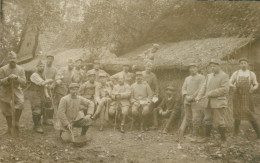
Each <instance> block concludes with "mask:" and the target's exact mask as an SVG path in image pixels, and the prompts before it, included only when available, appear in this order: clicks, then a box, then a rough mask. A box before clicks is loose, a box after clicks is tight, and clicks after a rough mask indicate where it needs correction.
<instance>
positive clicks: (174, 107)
mask: <svg viewBox="0 0 260 163" xmlns="http://www.w3.org/2000/svg"><path fill="white" fill-rule="evenodd" d="M180 108H181V98H180V97H172V98H170V99H168V98H166V97H165V98H164V99H163V100H162V102H161V103H160V105H159V106H158V110H163V111H166V110H169V111H171V112H172V111H174V112H179V111H180Z"/></svg>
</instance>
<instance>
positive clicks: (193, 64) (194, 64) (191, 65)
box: [188, 63, 198, 68]
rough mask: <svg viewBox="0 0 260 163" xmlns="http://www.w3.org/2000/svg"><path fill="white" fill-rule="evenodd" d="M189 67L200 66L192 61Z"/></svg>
mask: <svg viewBox="0 0 260 163" xmlns="http://www.w3.org/2000/svg"><path fill="white" fill-rule="evenodd" d="M188 67H189V68H190V67H198V65H197V64H196V63H190V64H189V65H188Z"/></svg>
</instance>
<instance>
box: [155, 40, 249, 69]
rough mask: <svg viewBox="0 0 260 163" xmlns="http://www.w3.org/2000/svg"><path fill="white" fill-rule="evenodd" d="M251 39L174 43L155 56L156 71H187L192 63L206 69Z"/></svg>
mask: <svg viewBox="0 0 260 163" xmlns="http://www.w3.org/2000/svg"><path fill="white" fill-rule="evenodd" d="M251 41H252V39H250V38H235V37H224V38H209V39H204V40H189V41H182V42H178V43H172V44H170V45H169V46H168V48H164V49H162V50H161V51H160V55H155V58H154V67H155V68H156V69H165V68H166V69H171V68H178V69H186V68H187V67H188V65H189V64H190V63H197V64H198V65H199V66H200V67H205V66H206V65H207V64H208V63H209V61H210V60H211V59H212V58H218V59H225V58H226V57H228V56H229V55H231V54H234V53H236V51H238V50H239V49H241V48H242V47H244V46H246V45H247V44H248V43H250V42H251Z"/></svg>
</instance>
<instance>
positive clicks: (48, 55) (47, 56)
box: [46, 54, 54, 58]
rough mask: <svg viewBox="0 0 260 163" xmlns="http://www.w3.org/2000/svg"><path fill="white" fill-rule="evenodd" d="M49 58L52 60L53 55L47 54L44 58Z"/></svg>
mask: <svg viewBox="0 0 260 163" xmlns="http://www.w3.org/2000/svg"><path fill="white" fill-rule="evenodd" d="M49 57H50V58H54V55H53V54H47V55H46V58H49Z"/></svg>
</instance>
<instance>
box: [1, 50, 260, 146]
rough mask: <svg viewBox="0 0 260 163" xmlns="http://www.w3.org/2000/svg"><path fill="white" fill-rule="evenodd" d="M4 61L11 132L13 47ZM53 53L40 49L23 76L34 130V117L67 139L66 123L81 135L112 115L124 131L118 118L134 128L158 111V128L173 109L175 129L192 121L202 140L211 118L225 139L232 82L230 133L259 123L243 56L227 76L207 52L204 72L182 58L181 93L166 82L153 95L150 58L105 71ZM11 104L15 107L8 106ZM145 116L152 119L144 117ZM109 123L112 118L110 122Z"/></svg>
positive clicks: (18, 83)
mask: <svg viewBox="0 0 260 163" xmlns="http://www.w3.org/2000/svg"><path fill="white" fill-rule="evenodd" d="M8 59H9V64H7V65H5V66H3V67H1V68H0V82H1V83H0V84H1V91H0V106H1V110H2V113H3V115H4V117H5V118H6V121H7V125H8V131H7V134H10V133H11V129H13V131H14V135H16V136H18V135H19V119H20V116H21V113H22V110H23V103H24V94H23V90H22V88H23V87H24V86H25V85H26V81H27V80H26V77H25V72H24V69H23V68H22V67H21V66H19V65H17V64H16V54H15V53H14V52H10V53H9V54H8ZM53 62H54V56H53V55H47V56H46V60H45V62H44V61H42V60H39V62H38V63H37V65H36V71H35V72H34V73H33V74H32V75H31V76H30V79H29V81H30V86H29V90H30V93H29V94H30V98H29V100H30V102H31V109H32V119H33V123H34V131H35V132H37V133H43V132H44V131H43V128H42V124H45V125H58V126H59V127H58V128H59V130H60V137H61V138H62V140H64V141H68V142H69V141H72V139H73V137H72V133H73V128H75V127H78V128H81V136H83V137H85V135H86V133H87V130H88V128H89V127H90V126H91V125H92V124H93V122H94V121H96V120H97V119H98V118H99V119H100V131H103V130H104V126H105V122H107V121H109V120H110V119H112V120H113V121H114V122H115V125H116V122H117V120H120V123H119V125H118V129H119V131H120V132H122V133H124V132H125V123H126V121H127V120H128V119H129V120H130V121H131V122H132V123H133V124H135V126H136V127H138V128H139V129H140V130H141V131H142V132H145V131H147V130H148V129H149V127H150V128H153V129H158V127H159V124H160V123H158V119H159V118H162V119H166V122H165V124H164V125H163V131H162V132H163V133H168V132H169V130H170V128H171V127H172V126H173V125H174V124H176V123H177V120H178V119H180V117H181V108H182V106H183V108H184V112H185V115H184V118H183V120H182V123H181V126H180V129H179V134H180V135H184V133H185V130H186V129H187V128H192V135H193V136H196V137H197V136H199V135H200V134H199V133H200V129H201V127H202V126H203V128H204V129H205V132H204V133H205V135H204V136H203V137H202V140H201V141H202V142H205V141H207V140H208V139H209V137H210V133H211V129H212V126H213V124H214V126H216V127H217V128H218V131H219V133H220V137H221V140H222V141H225V140H226V136H225V130H226V123H225V119H224V111H225V108H227V107H228V99H227V94H228V93H229V89H230V88H232V89H233V92H234V98H233V104H234V105H233V106H234V108H233V114H234V135H237V134H238V131H239V124H240V121H241V120H248V121H250V123H251V124H252V126H253V128H254V130H255V132H256V134H257V138H258V139H260V131H259V127H258V124H257V119H256V117H255V114H254V102H253V96H252V94H253V93H254V92H255V91H256V90H257V88H258V83H257V80H256V75H255V73H253V72H252V71H250V70H249V69H248V60H247V59H246V58H242V59H240V60H239V64H240V69H239V70H238V71H236V72H234V73H233V75H232V76H231V78H230V79H229V76H228V75H227V74H226V73H225V72H224V71H222V69H221V64H220V61H219V60H216V59H213V60H212V61H211V62H210V63H209V66H210V68H211V71H212V72H211V73H209V74H207V75H206V76H204V75H202V74H200V73H199V68H198V65H196V64H190V65H189V72H190V75H189V76H188V77H186V79H185V81H184V84H183V86H182V92H181V95H179V94H180V93H179V92H178V88H176V87H174V86H171V85H169V86H167V87H166V88H165V91H163V92H164V94H165V95H164V96H163V97H162V98H161V97H160V96H159V85H158V79H157V77H156V75H155V74H154V73H153V72H152V63H151V62H147V63H146V64H145V70H144V71H135V72H133V71H132V72H131V71H130V70H131V66H130V65H127V64H125V65H123V70H122V71H121V72H119V73H116V74H114V75H112V76H110V75H109V74H108V73H107V72H105V71H104V70H102V69H101V68H100V65H99V64H98V63H94V66H93V69H91V70H86V69H82V65H83V62H82V60H81V59H78V60H76V61H72V60H71V59H69V60H68V63H67V66H66V67H62V68H60V69H57V68H55V67H54V65H53ZM13 110H15V114H13ZM150 117H152V119H153V125H150V119H151V118H150ZM14 120H15V123H13V122H14ZM115 127H117V126H115Z"/></svg>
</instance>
